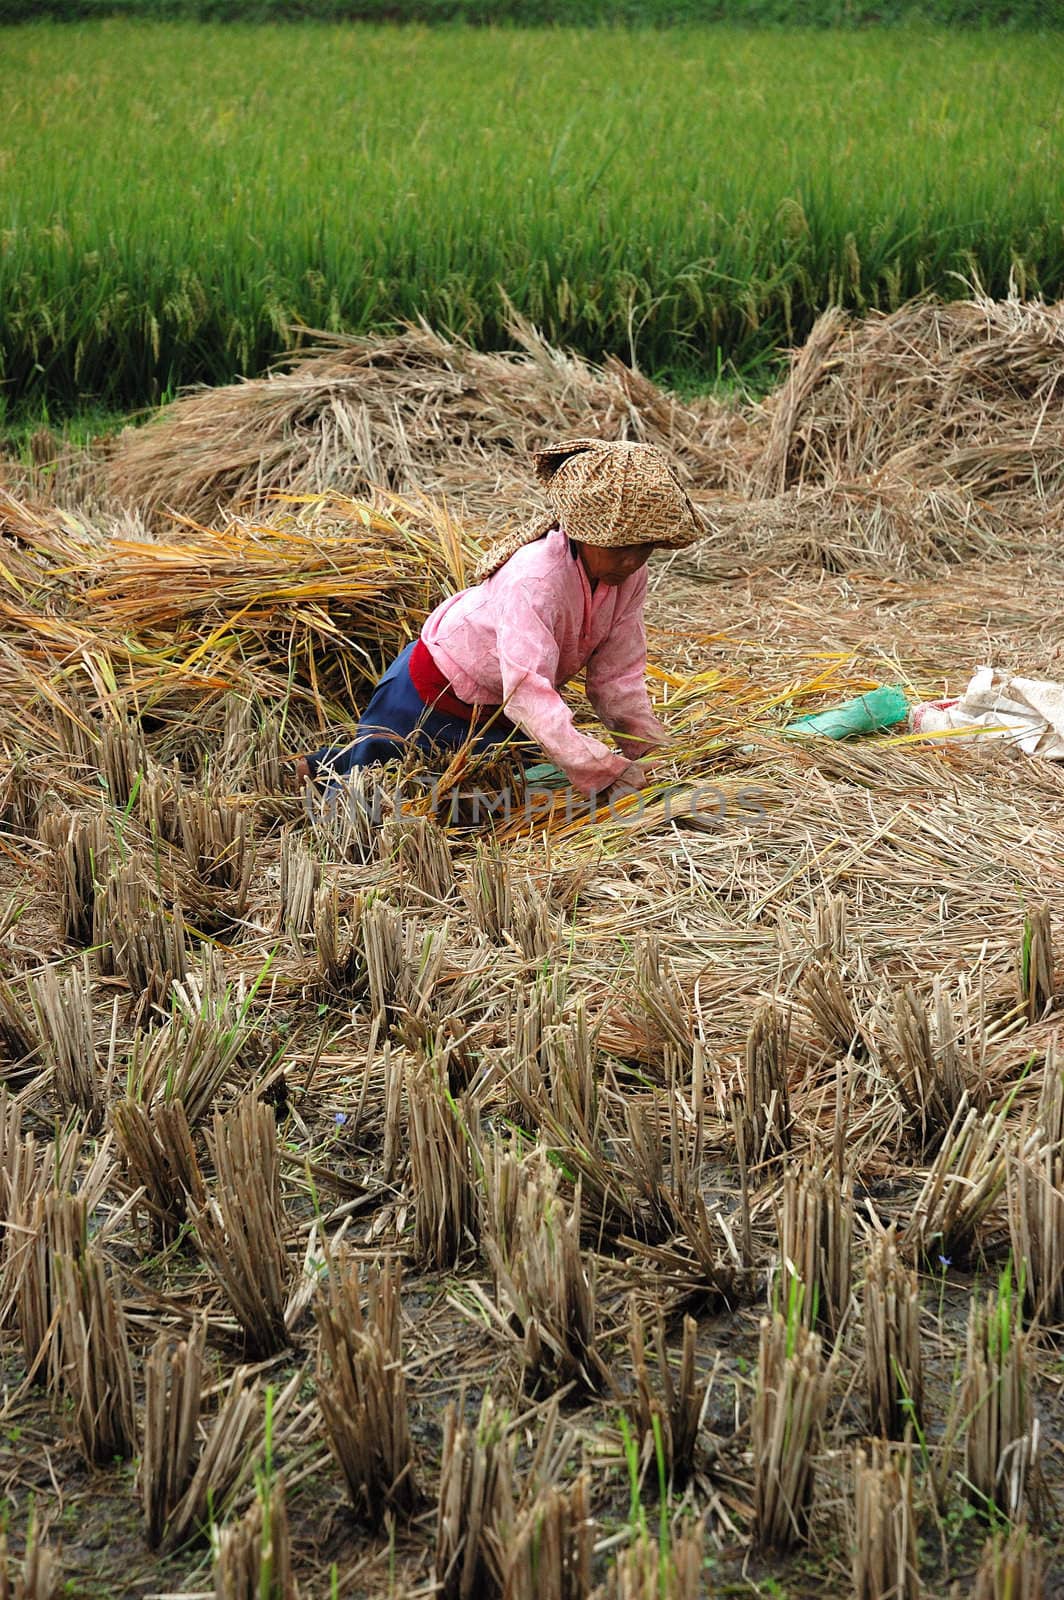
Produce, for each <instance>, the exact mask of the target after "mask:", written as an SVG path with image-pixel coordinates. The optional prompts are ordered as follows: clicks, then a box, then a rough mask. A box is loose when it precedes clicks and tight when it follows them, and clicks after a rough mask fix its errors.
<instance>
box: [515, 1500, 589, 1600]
mask: <svg viewBox="0 0 1064 1600" xmlns="http://www.w3.org/2000/svg"><path fill="white" fill-rule="evenodd" d="M592 1545H593V1523H592V1520H591V1480H590V1477H589V1475H588V1473H587V1472H581V1473H580V1474H579V1476H578V1477H577V1479H576V1481H575V1482H574V1483H573V1484H572V1485H571V1487H570V1488H568V1489H559V1488H557V1487H556V1486H555V1485H553V1484H548V1485H547V1486H546V1487H545V1488H543V1489H541V1490H540V1491H539V1493H538V1494H537V1495H536V1496H535V1498H534V1499H533V1501H532V1503H531V1505H529V1506H527V1507H526V1508H525V1509H524V1510H523V1511H522V1512H521V1513H520V1514H519V1516H518V1520H517V1525H516V1531H515V1533H514V1537H513V1541H512V1544H511V1546H510V1549H509V1551H508V1552H507V1560H506V1581H505V1590H504V1595H505V1600H588V1596H589V1595H590V1594H591V1556H592Z"/></svg>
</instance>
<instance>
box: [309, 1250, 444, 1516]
mask: <svg viewBox="0 0 1064 1600" xmlns="http://www.w3.org/2000/svg"><path fill="white" fill-rule="evenodd" d="M401 1281H402V1280H401V1271H400V1268H399V1265H398V1263H385V1264H384V1265H380V1264H376V1265H374V1266H371V1267H368V1268H366V1269H364V1271H363V1273H362V1275H361V1277H360V1275H359V1273H358V1270H357V1267H356V1264H355V1262H354V1261H353V1260H352V1259H351V1258H350V1257H349V1256H348V1255H347V1254H346V1253H343V1254H339V1255H337V1256H335V1257H334V1258H332V1259H331V1260H330V1262H329V1266H328V1280H327V1283H326V1284H325V1285H323V1286H322V1288H321V1289H319V1291H318V1295H317V1298H316V1300H315V1304H314V1314H315V1317H316V1319H317V1323H318V1333H319V1341H318V1400H319V1403H320V1405H321V1412H322V1419H323V1421H324V1424H325V1433H326V1437H327V1439H328V1442H329V1448H330V1450H331V1451H332V1453H333V1456H334V1457H335V1459H336V1463H337V1466H338V1467H339V1468H340V1471H341V1472H342V1473H343V1477H344V1481H345V1483H346V1484H347V1492H348V1495H349V1497H350V1500H351V1504H352V1506H353V1507H354V1509H355V1511H356V1512H357V1513H358V1514H359V1515H360V1516H362V1517H365V1518H367V1519H368V1520H369V1521H370V1522H371V1523H373V1524H376V1523H377V1522H379V1519H380V1517H381V1515H382V1513H383V1512H384V1511H385V1510H386V1509H391V1510H396V1511H399V1512H404V1513H407V1512H410V1511H413V1510H414V1509H415V1507H416V1506H417V1503H418V1499H419V1488H418V1481H417V1473H416V1468H415V1462H414V1448H413V1443H412V1440H411V1436H410V1418H409V1408H408V1403H407V1389H406V1374H405V1372H404V1370H403V1358H402V1348H401V1336H400V1317H401V1312H400V1289H401Z"/></svg>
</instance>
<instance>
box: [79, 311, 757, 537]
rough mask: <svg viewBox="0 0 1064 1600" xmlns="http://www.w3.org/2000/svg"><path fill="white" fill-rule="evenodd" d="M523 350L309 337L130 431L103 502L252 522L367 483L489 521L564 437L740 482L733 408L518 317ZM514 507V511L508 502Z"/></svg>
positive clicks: (418, 332)
mask: <svg viewBox="0 0 1064 1600" xmlns="http://www.w3.org/2000/svg"><path fill="white" fill-rule="evenodd" d="M513 333H514V336H515V339H516V341H517V342H518V343H519V345H520V346H521V349H520V350H519V351H517V352H511V353H509V354H482V353H480V352H478V351H475V350H472V349H471V348H470V347H469V346H468V345H466V344H463V343H461V342H459V341H457V340H448V339H445V338H443V337H442V336H441V335H439V334H437V333H433V332H432V331H431V330H430V329H428V328H427V327H417V328H411V329H409V330H408V331H407V332H405V333H403V334H400V335H398V336H397V337H394V338H386V339H381V338H358V339H356V338H344V337H340V336H334V335H326V334H320V335H315V337H316V338H319V339H321V340H322V341H323V342H322V345H321V347H320V348H317V349H315V350H313V351H312V352H310V353H309V354H308V355H307V356H306V358H305V359H303V360H301V361H299V362H298V363H297V364H296V365H295V366H293V367H292V368H291V369H290V370H288V371H283V372H280V373H278V374H275V375H274V376H271V377H267V378H260V379H256V380H254V381H250V382H244V383H237V384H231V385H228V386H227V387H225V388H219V389H200V390H196V391H193V392H192V393H190V394H188V395H186V396H184V397H183V398H181V399H179V400H177V401H176V402H175V403H174V404H173V405H171V406H168V407H167V408H166V409H165V410H164V411H163V412H162V414H161V416H160V417H159V418H158V419H157V420H156V421H154V422H152V423H149V424H148V425H147V426H146V427H143V428H139V429H136V430H133V429H130V430H127V431H126V432H125V433H124V434H123V435H122V436H121V438H120V439H119V440H118V442H117V445H116V447H115V449H114V451H113V454H112V455H111V457H110V459H109V460H108V461H107V462H105V464H104V468H103V485H104V488H105V490H106V492H107V493H108V494H109V495H110V496H111V497H113V498H114V499H115V500H117V501H118V502H120V503H121V504H123V505H126V506H136V507H138V508H140V509H142V510H143V511H144V512H145V514H146V515H148V516H149V517H150V518H151V519H153V520H154V521H156V522H159V523H165V521H166V520H167V518H166V515H165V513H166V511H167V509H170V510H173V511H177V512H180V513H183V514H185V515H187V516H190V517H192V518H194V519H195V520H197V521H200V522H209V521H212V520H214V519H215V518H216V517H217V515H218V513H219V510H225V509H239V510H240V511H241V512H243V513H244V514H248V513H249V512H250V511H251V510H253V509H254V508H256V507H258V506H261V505H262V503H263V501H264V499H266V498H267V497H268V496H269V495H270V494H271V493H272V492H273V491H275V490H278V489H283V490H289V491H292V492H293V493H317V492H320V491H322V490H324V489H336V490H338V491H340V492H341V493H344V494H347V495H357V496H364V495H365V494H366V492H367V491H368V490H369V489H370V488H372V487H382V488H385V489H389V490H393V491H396V492H399V493H409V492H411V491H414V490H417V491H425V492H429V493H432V494H434V495H440V496H445V497H447V498H448V499H451V500H460V501H462V502H464V509H465V510H466V511H467V512H468V513H472V514H473V515H475V516H476V517H479V518H482V519H484V520H485V521H487V522H489V523H492V524H494V522H495V521H496V520H497V519H498V518H499V517H500V515H501V516H503V517H505V516H507V515H513V514H514V512H515V509H516V510H518V511H519V512H520V514H522V515H535V514H536V512H537V511H538V503H537V504H534V505H532V506H531V507H530V508H529V509H528V510H527V511H526V510H525V509H524V506H526V505H527V497H528V492H529V489H530V487H531V485H532V481H533V480H532V474H531V472H530V470H529V466H528V462H527V455H528V451H529V450H530V449H532V448H535V447H536V446H538V445H540V444H542V443H544V441H545V440H547V439H549V438H556V437H561V436H564V435H565V434H566V433H570V434H571V433H580V434H583V435H586V434H600V435H601V436H602V437H603V438H607V439H639V440H645V441H648V442H650V443H655V444H664V445H667V446H668V447H669V448H670V449H671V450H672V452H673V454H674V455H675V456H676V457H677V460H678V461H679V462H680V463H681V464H682V465H683V466H684V467H685V468H686V469H688V470H689V471H690V472H692V473H693V474H694V475H695V476H697V478H698V480H699V481H700V482H701V483H703V484H708V483H724V482H726V481H732V480H731V479H730V478H729V476H728V473H729V471H732V474H733V477H734V481H735V482H738V481H739V479H740V478H741V475H742V474H741V472H739V471H737V469H735V464H734V463H732V465H731V467H730V468H729V462H731V453H730V452H729V449H728V448H727V436H728V434H729V432H730V431H731V430H733V429H735V430H737V431H738V433H739V434H740V435H741V433H742V432H743V429H744V426H745V425H744V424H743V422H742V419H741V418H739V416H738V414H737V413H735V412H732V411H730V410H729V409H728V408H726V407H724V406H722V405H720V404H719V402H716V401H714V400H711V399H708V398H707V399H705V400H701V401H699V402H697V403H695V404H693V405H685V404H683V403H682V402H681V401H679V400H678V399H676V398H675V397H673V396H671V395H669V394H667V393H665V392H664V391H663V390H661V389H659V388H657V386H656V385H654V384H652V383H650V382H649V381H648V380H647V379H646V378H644V377H642V376H640V375H639V374H638V373H634V372H631V371H629V370H628V369H627V368H626V367H624V366H623V365H622V364H621V363H620V362H617V361H610V362H609V363H608V364H607V365H606V366H605V367H603V368H599V367H595V366H592V365H590V364H589V363H588V362H586V361H584V360H582V359H581V358H580V357H578V356H574V355H569V354H564V353H562V352H559V351H557V350H554V349H552V348H551V347H550V346H549V345H548V344H546V343H545V342H544V340H543V339H542V338H541V337H540V336H539V335H538V334H537V333H536V332H535V330H534V329H533V328H531V326H530V325H528V324H527V323H523V322H521V321H520V320H515V322H514V324H513ZM515 502H516V505H515Z"/></svg>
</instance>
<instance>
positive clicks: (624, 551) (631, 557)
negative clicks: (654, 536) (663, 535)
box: [580, 544, 654, 588]
mask: <svg viewBox="0 0 1064 1600" xmlns="http://www.w3.org/2000/svg"><path fill="white" fill-rule="evenodd" d="M653 550H654V546H653V545H652V544H622V545H617V546H616V547H615V548H613V549H604V548H603V547H602V546H601V545H597V544H582V545H581V546H580V559H581V561H582V562H583V563H584V571H585V572H586V573H587V575H588V577H589V578H591V579H592V580H593V581H594V582H596V583H605V584H607V585H608V586H609V587H610V588H616V587H617V585H618V584H621V583H623V582H624V581H625V579H626V578H630V577H631V576H632V574H633V573H634V572H638V571H639V569H640V567H645V566H646V564H647V562H648V561H649V559H650V556H651V554H652V553H653Z"/></svg>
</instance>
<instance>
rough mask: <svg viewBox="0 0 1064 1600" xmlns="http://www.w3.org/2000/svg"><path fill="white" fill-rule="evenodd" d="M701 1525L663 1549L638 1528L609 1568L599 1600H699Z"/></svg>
mask: <svg viewBox="0 0 1064 1600" xmlns="http://www.w3.org/2000/svg"><path fill="white" fill-rule="evenodd" d="M702 1539H703V1535H702V1525H701V1523H695V1524H693V1525H691V1526H689V1527H687V1528H685V1529H684V1530H683V1532H682V1533H680V1534H678V1535H676V1537H674V1538H672V1539H670V1540H669V1541H668V1545H667V1547H666V1546H664V1545H662V1544H659V1542H658V1541H657V1540H656V1539H652V1538H651V1537H650V1535H649V1533H648V1532H647V1530H646V1528H645V1527H640V1529H639V1531H638V1532H637V1533H636V1535H635V1537H634V1539H633V1540H632V1542H631V1544H630V1545H629V1546H628V1548H627V1549H626V1550H624V1551H623V1552H622V1553H621V1555H619V1556H618V1558H617V1561H616V1563H615V1564H614V1566H612V1567H611V1568H610V1571H609V1573H608V1575H607V1578H606V1582H605V1585H604V1586H603V1590H602V1594H603V1600H700V1596H701V1594H702V1592H703V1589H702Z"/></svg>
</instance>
